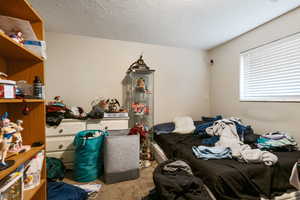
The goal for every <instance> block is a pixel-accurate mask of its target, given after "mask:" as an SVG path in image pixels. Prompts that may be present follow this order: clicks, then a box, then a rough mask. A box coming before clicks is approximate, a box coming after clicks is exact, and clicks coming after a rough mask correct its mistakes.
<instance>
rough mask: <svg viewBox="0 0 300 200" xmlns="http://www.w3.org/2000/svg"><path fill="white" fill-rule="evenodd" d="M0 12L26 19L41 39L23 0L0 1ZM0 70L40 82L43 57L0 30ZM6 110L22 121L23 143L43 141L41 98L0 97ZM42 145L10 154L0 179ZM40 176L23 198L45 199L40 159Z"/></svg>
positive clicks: (41, 31)
mask: <svg viewBox="0 0 300 200" xmlns="http://www.w3.org/2000/svg"><path fill="white" fill-rule="evenodd" d="M0 15H6V16H11V17H16V18H20V19H24V20H28V21H30V23H31V25H32V27H33V30H34V32H35V34H36V36H37V38H38V39H39V40H44V27H43V20H42V19H41V17H40V16H39V15H38V14H37V12H36V11H35V10H34V9H33V8H32V7H31V6H30V5H29V3H28V2H27V1H26V0H0ZM0 71H1V72H5V73H7V74H8V76H9V79H11V80H15V81H18V80H26V81H27V82H28V83H32V82H33V80H34V77H35V76H39V77H40V78H41V80H42V82H43V83H44V60H43V59H42V58H40V57H39V56H37V55H35V54H34V53H33V52H31V51H29V50H27V49H26V48H25V47H23V46H22V45H20V44H18V43H16V42H14V41H13V40H12V39H10V38H9V37H8V36H6V35H5V34H3V33H0ZM25 105H27V106H29V108H30V112H29V114H28V115H23V114H22V109H23V108H24V106H25ZM6 111H7V112H9V116H10V119H12V120H13V121H15V120H17V119H21V120H23V121H24V124H23V125H24V131H23V132H22V137H23V144H27V145H31V144H33V143H34V142H41V143H43V144H45V101H44V100H42V99H24V100H23V99H22V100H21V99H0V114H2V113H4V112H6ZM44 149H45V146H44V145H43V146H41V147H34V148H31V150H30V151H28V152H26V153H21V154H19V155H17V156H12V157H10V158H9V159H10V160H15V161H16V162H15V164H14V165H13V166H12V167H10V168H8V169H6V170H3V171H0V180H1V179H3V178H4V177H5V176H7V175H8V174H10V173H11V172H13V171H14V170H15V169H16V168H17V167H19V166H20V165H21V164H23V163H24V162H26V161H27V160H29V159H31V158H32V157H34V156H35V155H36V154H37V153H38V152H39V151H41V150H44ZM41 177H42V179H41V183H40V185H39V186H37V187H35V188H34V189H32V190H29V191H26V192H25V194H24V200H30V199H33V200H45V199H46V165H45V161H44V165H43V170H42V176H41Z"/></svg>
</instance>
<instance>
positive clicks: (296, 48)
mask: <svg viewBox="0 0 300 200" xmlns="http://www.w3.org/2000/svg"><path fill="white" fill-rule="evenodd" d="M240 58H241V63H240V100H241V101H300V33H297V34H294V35H292V36H289V37H286V38H283V39H280V40H276V41H274V42H271V43H268V44H265V45H263V46H260V47H257V48H255V49H251V50H248V51H246V52H243V53H241V54H240Z"/></svg>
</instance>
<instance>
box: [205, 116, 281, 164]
mask: <svg viewBox="0 0 300 200" xmlns="http://www.w3.org/2000/svg"><path fill="white" fill-rule="evenodd" d="M235 121H237V120H236V119H233V118H231V119H222V120H218V121H215V122H214V124H213V126H211V127H208V128H207V129H206V132H207V133H208V134H209V135H211V136H220V139H219V141H218V142H216V143H215V146H216V147H229V148H230V149H231V151H232V156H233V157H235V158H237V159H239V160H242V161H245V162H255V163H257V162H263V163H265V164H266V165H273V164H275V163H276V162H277V160H278V158H277V156H276V155H274V154H272V153H270V152H267V151H261V150H259V149H251V147H250V146H249V145H247V144H244V143H243V142H242V141H241V140H240V137H239V135H238V133H237V129H236V125H235Z"/></svg>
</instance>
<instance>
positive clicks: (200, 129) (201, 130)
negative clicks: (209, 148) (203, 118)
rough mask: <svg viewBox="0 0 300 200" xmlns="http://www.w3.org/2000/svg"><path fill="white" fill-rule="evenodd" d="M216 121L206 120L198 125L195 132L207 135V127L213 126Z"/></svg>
mask: <svg viewBox="0 0 300 200" xmlns="http://www.w3.org/2000/svg"><path fill="white" fill-rule="evenodd" d="M213 124H214V122H205V123H202V124H199V125H197V126H196V129H195V131H194V134H196V135H200V136H207V133H206V129H207V128H208V127H210V126H212V125H213Z"/></svg>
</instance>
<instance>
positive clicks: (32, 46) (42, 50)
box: [23, 40, 47, 59]
mask: <svg viewBox="0 0 300 200" xmlns="http://www.w3.org/2000/svg"><path fill="white" fill-rule="evenodd" d="M23 44H24V47H25V48H26V49H29V50H30V51H32V52H33V53H35V54H36V55H38V56H40V57H42V58H44V59H47V54H46V42H45V41H39V40H25V41H24V43H23Z"/></svg>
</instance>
